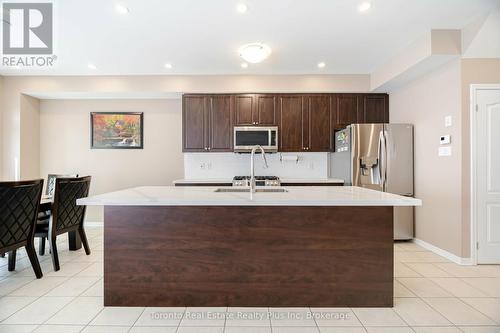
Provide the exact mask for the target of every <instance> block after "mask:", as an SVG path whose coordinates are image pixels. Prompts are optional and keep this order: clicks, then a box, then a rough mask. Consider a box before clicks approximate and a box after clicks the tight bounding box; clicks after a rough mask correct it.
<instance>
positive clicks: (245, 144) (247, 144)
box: [234, 126, 278, 153]
mask: <svg viewBox="0 0 500 333" xmlns="http://www.w3.org/2000/svg"><path fill="white" fill-rule="evenodd" d="M256 145H259V146H262V148H264V150H265V151H266V153H275V152H277V151H278V127H277V126H269V127H258V126H235V127H234V152H235V153H249V152H251V151H252V148H253V147H255V146H256Z"/></svg>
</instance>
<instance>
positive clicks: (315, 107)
mask: <svg viewBox="0 0 500 333" xmlns="http://www.w3.org/2000/svg"><path fill="white" fill-rule="evenodd" d="M306 109H307V110H308V114H309V123H308V124H307V123H306V125H308V127H309V131H308V134H309V135H308V137H309V142H308V145H305V146H306V147H307V149H306V150H307V151H317V152H322V151H326V152H327V151H330V150H331V143H332V141H333V140H332V134H331V133H332V131H331V123H330V97H329V96H307V97H306Z"/></svg>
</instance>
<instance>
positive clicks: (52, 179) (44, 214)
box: [38, 173, 78, 256]
mask: <svg viewBox="0 0 500 333" xmlns="http://www.w3.org/2000/svg"><path fill="white" fill-rule="evenodd" d="M75 177H78V174H74V175H62V174H59V175H58V174H53V173H49V174H48V175H47V184H46V186H45V196H47V197H50V198H51V197H53V196H54V188H55V186H56V179H57V178H75ZM50 213H51V211H50V210H49V211H41V212H38V223H39V224H48V223H49V218H50ZM38 253H39V254H40V255H41V256H43V255H45V238H40V242H39V247H38Z"/></svg>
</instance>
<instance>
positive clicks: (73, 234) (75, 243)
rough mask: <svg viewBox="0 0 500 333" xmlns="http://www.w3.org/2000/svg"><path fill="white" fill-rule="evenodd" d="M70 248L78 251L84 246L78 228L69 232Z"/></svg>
mask: <svg viewBox="0 0 500 333" xmlns="http://www.w3.org/2000/svg"><path fill="white" fill-rule="evenodd" d="M68 242H69V250H70V251H76V250H79V249H81V248H82V240H81V239H80V235H78V230H75V231H70V232H68Z"/></svg>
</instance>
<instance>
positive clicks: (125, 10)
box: [115, 4, 130, 15]
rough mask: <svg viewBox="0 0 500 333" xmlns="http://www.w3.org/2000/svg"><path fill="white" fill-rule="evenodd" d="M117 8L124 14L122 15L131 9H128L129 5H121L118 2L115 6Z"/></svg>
mask: <svg viewBox="0 0 500 333" xmlns="http://www.w3.org/2000/svg"><path fill="white" fill-rule="evenodd" d="M115 10H116V11H117V12H118V13H119V14H122V15H125V14H128V13H130V9H128V7H125V6H124V5H121V4H117V5H116V6H115Z"/></svg>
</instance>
